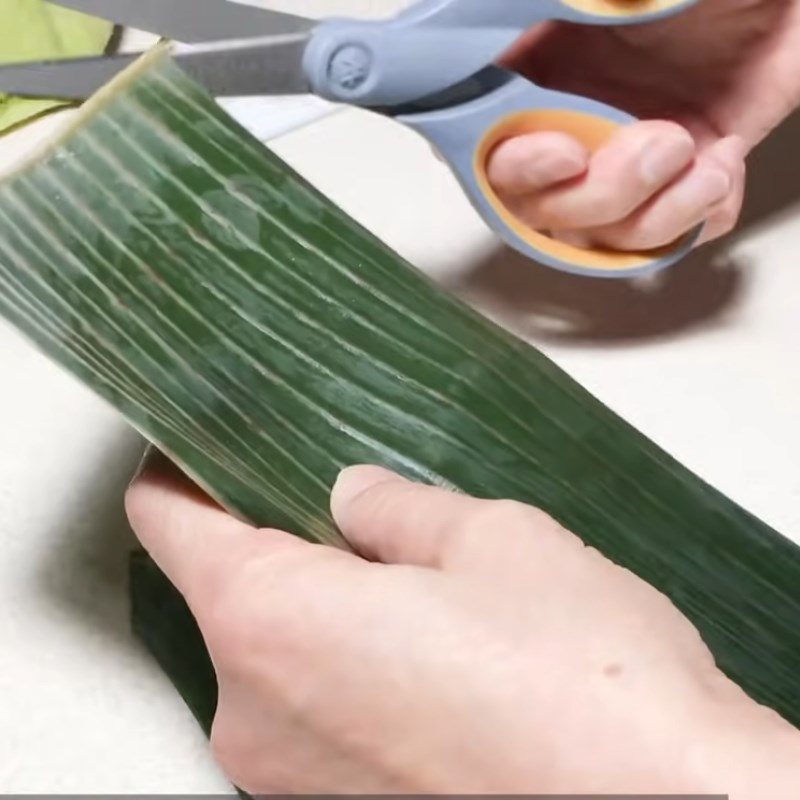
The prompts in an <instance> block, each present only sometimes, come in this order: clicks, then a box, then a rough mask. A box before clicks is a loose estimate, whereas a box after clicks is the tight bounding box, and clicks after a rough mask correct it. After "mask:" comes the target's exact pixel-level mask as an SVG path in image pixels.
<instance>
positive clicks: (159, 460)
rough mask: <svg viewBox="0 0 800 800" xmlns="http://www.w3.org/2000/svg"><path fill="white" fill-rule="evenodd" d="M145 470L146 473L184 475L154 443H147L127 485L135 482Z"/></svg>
mask: <svg viewBox="0 0 800 800" xmlns="http://www.w3.org/2000/svg"><path fill="white" fill-rule="evenodd" d="M145 472H147V473H148V474H149V473H159V474H164V475H175V476H180V477H181V478H183V477H184V474H183V473H182V472H181V470H180V469H178V467H176V466H175V464H174V463H173V462H172V461H171V460H170V459H169V458H168V457H167V456H166V455H165V454H164V453H162V452H161V450H159V449H158V448H157V447H156V446H155V445H154V444H148V446H147V448H146V449H145V451H144V454H143V455H142V460H141V461H140V462H139V466H137V467H136V470H135V471H134V473H133V475H132V476H131V479H130V482H129V485H130V484H133V483H135V482H136V481H137V480H138V479H139V478H141V477H142V475H143V474H144V473H145Z"/></svg>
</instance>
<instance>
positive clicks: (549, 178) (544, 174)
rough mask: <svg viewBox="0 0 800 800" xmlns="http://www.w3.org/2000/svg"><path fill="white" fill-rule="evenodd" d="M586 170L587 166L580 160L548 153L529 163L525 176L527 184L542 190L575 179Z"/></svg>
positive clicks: (526, 166)
mask: <svg viewBox="0 0 800 800" xmlns="http://www.w3.org/2000/svg"><path fill="white" fill-rule="evenodd" d="M585 169H586V164H585V163H584V162H583V161H581V160H580V159H578V158H575V157H570V156H569V155H564V154H561V153H548V154H544V155H541V156H539V157H537V158H534V159H532V160H531V161H529V162H527V163H526V165H525V169H524V175H525V181H526V183H529V184H530V185H531V186H532V187H539V188H540V187H544V186H550V185H551V184H553V183H560V182H561V181H566V180H568V179H569V178H575V177H577V176H578V175H580V174H582V173H583V172H584V170H585Z"/></svg>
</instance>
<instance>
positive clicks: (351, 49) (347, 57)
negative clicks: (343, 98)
mask: <svg viewBox="0 0 800 800" xmlns="http://www.w3.org/2000/svg"><path fill="white" fill-rule="evenodd" d="M371 72H372V53H371V52H370V51H369V50H368V49H367V48H366V47H364V46H362V45H357V44H346V45H344V46H343V47H340V48H339V49H338V50H337V51H336V52H335V53H334V54H333V55H332V56H331V59H330V62H329V63H328V78H329V79H330V80H331V82H332V83H333V84H334V86H335V87H336V88H337V89H338V90H339V91H341V92H343V93H348V94H352V93H353V92H357V91H358V90H359V89H360V88H361V87H362V86H363V85H364V84H365V83H366V82H367V78H369V76H370V74H371Z"/></svg>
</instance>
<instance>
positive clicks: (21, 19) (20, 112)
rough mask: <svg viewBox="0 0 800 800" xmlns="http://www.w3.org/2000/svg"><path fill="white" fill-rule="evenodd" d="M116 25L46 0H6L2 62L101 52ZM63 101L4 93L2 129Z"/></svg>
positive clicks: (0, 34) (1, 14)
mask: <svg viewBox="0 0 800 800" xmlns="http://www.w3.org/2000/svg"><path fill="white" fill-rule="evenodd" d="M112 28H113V26H112V25H111V23H110V22H106V21H105V20H101V19H96V18H95V17H90V16H88V15H86V14H81V13H80V12H78V11H73V10H72V9H69V8H64V7H63V6H56V5H53V4H51V3H47V2H44V0H2V4H0V62H2V63H7V64H11V63H14V62H17V61H36V60H38V59H46V58H66V57H77V56H93V55H99V54H100V53H102V52H103V50H104V49H105V47H106V45H107V44H108V40H109V38H110V36H111V31H112ZM61 105H64V103H63V101H60V100H48V99H39V98H26V97H13V96H10V95H6V94H0V133H2V132H3V131H5V130H7V129H9V128H13V127H15V126H17V125H19V124H20V123H22V122H25V121H26V120H28V119H31V118H33V117H37V116H39V115H40V114H43V113H44V112H46V111H50V110H51V109H53V108H56V107H58V106H61Z"/></svg>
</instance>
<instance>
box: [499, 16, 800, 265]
mask: <svg viewBox="0 0 800 800" xmlns="http://www.w3.org/2000/svg"><path fill="white" fill-rule="evenodd" d="M508 63H509V65H510V66H511V67H512V68H514V69H517V70H518V71H520V72H522V73H523V74H526V75H528V76H529V77H531V79H533V80H534V81H535V82H536V83H538V84H539V85H542V86H547V87H550V88H555V89H559V90H562V91H567V92H571V93H574V94H579V95H584V96H587V97H591V98H593V99H596V100H601V101H603V102H606V103H609V104H611V105H614V106H616V107H618V108H622V109H625V110H626V111H629V112H630V113H632V114H635V115H636V116H638V117H639V118H641V119H646V120H648V121H644V122H640V123H637V124H634V125H632V126H629V127H627V128H625V129H622V130H621V131H620V132H619V133H618V134H617V135H616V136H615V137H613V138H612V140H611V141H610V142H609V143H608V144H607V145H606V146H605V147H603V148H602V149H601V150H599V151H598V152H597V153H595V154H594V155H592V156H590V155H589V154H588V153H587V152H586V151H585V150H584V148H583V147H582V145H581V144H580V143H579V142H578V141H577V140H575V139H572V138H570V137H568V136H566V135H562V134H558V133H540V134H531V135H528V136H522V137H519V138H516V139H510V140H508V141H506V142H505V143H503V144H502V145H500V146H499V147H498V148H497V149H496V151H495V154H494V157H493V159H492V160H491V162H490V167H489V177H490V180H491V181H492V183H493V184H494V187H495V189H496V190H497V191H498V193H499V194H500V195H501V197H502V198H503V200H504V202H505V203H506V204H507V205H508V206H509V207H510V208H511V209H512V210H513V211H514V212H515V213H516V214H517V215H518V216H521V217H522V218H523V219H525V221H526V222H527V223H528V224H529V225H531V227H533V228H535V229H539V230H550V231H552V232H554V234H555V235H557V236H558V237H560V238H564V239H567V240H570V241H573V242H574V243H576V244H592V245H599V246H607V247H611V248H614V249H621V250H640V249H650V248H654V247H658V246H661V245H665V244H669V243H670V242H672V241H674V240H676V239H677V238H679V237H680V236H681V235H682V234H683V233H686V232H687V231H689V230H692V229H693V228H695V227H696V226H697V225H698V224H700V223H701V222H705V223H706V228H705V231H704V239H705V240H710V239H714V238H717V237H719V236H721V235H723V234H724V233H727V232H728V231H730V230H731V229H732V228H733V227H734V225H735V223H736V221H737V218H738V216H739V212H740V210H741V205H742V199H743V196H744V188H745V161H744V159H745V156H746V155H747V154H748V153H749V152H750V150H751V149H752V148H753V147H754V146H755V145H756V144H758V143H759V142H760V141H761V140H762V139H763V138H764V137H765V136H766V135H767V134H768V133H769V132H770V131H771V130H772V129H773V128H774V127H775V126H777V125H778V124H779V123H780V122H781V121H782V120H783V119H785V118H786V117H787V116H788V115H789V114H790V113H791V112H792V111H793V110H794V109H795V108H796V107H797V105H798V103H799V102H800V4H798V3H797V2H795V0H701V2H700V3H699V5H697V6H695V7H694V8H692V9H690V10H689V11H687V12H685V13H683V14H681V15H678V16H675V17H672V18H669V19H667V20H665V21H662V22H657V23H650V24H646V25H640V26H632V27H624V26H623V27H589V26H586V27H584V26H576V25H567V24H561V23H558V24H548V25H544V26H539V27H537V28H536V29H534V30H532V31H531V32H530V33H529V34H528V35H527V36H526V37H525V38H524V39H523V40H522V41H521V42H519V43H518V44H517V45H516V46H515V48H514V50H513V52H512V53H510V54H509V55H508Z"/></svg>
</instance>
